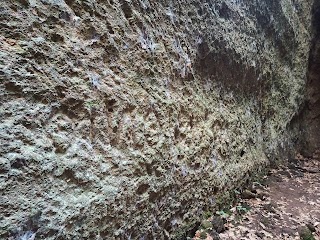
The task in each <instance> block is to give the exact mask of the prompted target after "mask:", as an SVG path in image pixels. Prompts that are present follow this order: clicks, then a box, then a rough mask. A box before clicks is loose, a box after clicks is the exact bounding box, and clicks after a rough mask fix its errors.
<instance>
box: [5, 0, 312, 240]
mask: <svg viewBox="0 0 320 240" xmlns="http://www.w3.org/2000/svg"><path fill="white" fill-rule="evenodd" d="M311 7H312V1H311V0H293V1H291V0H277V1H267V0H256V1H248V0H232V1H226V0H217V1H190V0H181V1H165V0H161V1H149V0H132V1H129V0H128V1H127V0H105V1H100V0H96V1H95V0H85V1H80V0H41V1H36V0H17V1H9V0H3V1H2V2H1V5H0V19H1V23H0V30H1V31H0V33H1V35H0V38H1V45H0V66H1V69H0V76H1V81H0V94H1V98H0V101H1V105H0V118H1V123H0V140H1V142H0V144H1V145H0V192H1V197H0V212H1V215H0V238H1V239H7V238H12V239H15V238H18V237H19V236H21V237H25V238H27V237H28V238H29V237H30V238H31V237H34V236H35V239H166V238H170V239H171V238H176V239H185V237H186V235H187V234H188V232H190V231H192V229H193V228H194V226H195V225H197V222H198V221H199V219H200V217H201V215H202V214H204V212H206V211H213V209H215V207H216V206H217V205H219V204H223V201H225V200H224V199H226V198H227V197H228V191H229V190H231V189H233V188H234V187H237V186H239V185H241V184H243V183H245V182H246V181H248V180H249V179H251V178H253V177H254V175H256V174H259V173H260V172H261V171H263V170H264V169H265V167H267V166H268V165H270V163H271V162H272V163H274V162H275V163H276V162H277V161H278V159H279V156H281V155H280V154H283V153H285V152H289V151H291V150H292V149H294V144H295V142H297V141H298V140H299V136H300V131H301V130H300V129H299V128H298V127H292V124H291V122H292V120H293V119H295V116H296V115H297V114H298V113H299V111H300V108H301V104H302V103H303V102H304V99H305V90H306V88H305V82H306V71H307V65H308V54H309V47H310V40H311Z"/></svg>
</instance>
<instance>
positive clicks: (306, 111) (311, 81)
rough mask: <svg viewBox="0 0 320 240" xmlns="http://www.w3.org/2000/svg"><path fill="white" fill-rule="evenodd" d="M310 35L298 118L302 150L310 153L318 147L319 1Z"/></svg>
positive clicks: (315, 6) (319, 93)
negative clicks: (301, 102)
mask: <svg viewBox="0 0 320 240" xmlns="http://www.w3.org/2000/svg"><path fill="white" fill-rule="evenodd" d="M312 16H313V18H312V35H313V37H312V38H313V39H312V42H311V48H310V58H309V67H308V80H307V88H306V103H305V105H304V108H303V111H302V114H301V117H300V119H301V120H302V127H303V133H304V138H303V140H304V145H303V150H304V153H305V154H306V155H312V154H313V153H314V152H315V150H317V149H319V148H320V138H319V133H320V2H319V1H315V3H314V5H313V9H312Z"/></svg>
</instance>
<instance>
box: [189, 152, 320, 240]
mask: <svg viewBox="0 0 320 240" xmlns="http://www.w3.org/2000/svg"><path fill="white" fill-rule="evenodd" d="M238 194H239V196H241V197H240V200H239V202H238V203H237V205H236V206H234V207H233V208H231V209H230V211H225V212H224V211H220V212H218V215H220V216H218V217H219V218H221V219H223V221H224V228H223V229H222V230H221V229H220V230H219V231H216V230H215V229H214V228H215V223H214V221H216V220H214V219H216V217H213V218H211V219H208V221H209V222H210V221H211V222H210V224H209V225H208V227H209V228H210V229H209V230H208V229H204V228H203V229H202V230H199V231H197V233H196V235H195V237H194V238H193V239H194V240H197V239H207V240H216V239H221V240H242V239H243V240H244V239H249V240H250V239H266V240H269V239H279V240H286V239H304V240H313V239H315V240H320V153H319V152H318V153H317V154H315V155H314V156H313V157H312V158H304V157H302V156H300V155H298V156H297V158H296V159H294V160H292V161H291V162H290V163H289V165H288V166H286V167H280V168H278V169H275V170H271V171H270V173H269V174H268V176H266V177H265V179H264V180H263V181H261V183H260V182H255V183H253V187H252V188H251V189H249V190H244V191H243V192H242V193H238ZM212 223H213V225H212ZM219 232H220V233H219Z"/></svg>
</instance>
